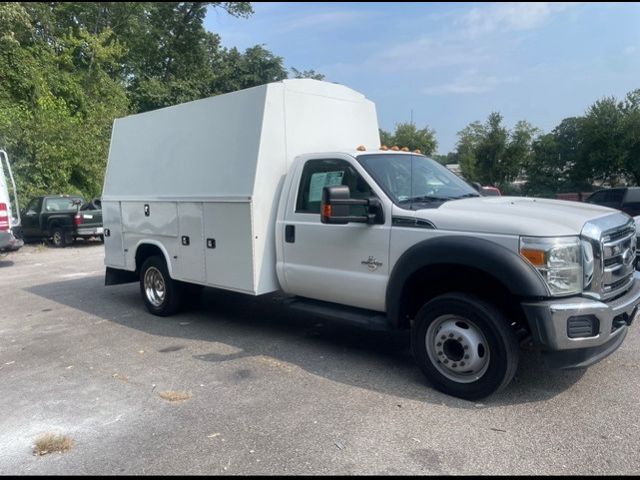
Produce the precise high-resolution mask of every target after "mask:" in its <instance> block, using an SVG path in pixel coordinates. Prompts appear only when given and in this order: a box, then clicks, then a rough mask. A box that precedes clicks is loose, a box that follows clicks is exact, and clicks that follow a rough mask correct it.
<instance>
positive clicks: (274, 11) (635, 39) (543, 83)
mask: <svg viewBox="0 0 640 480" xmlns="http://www.w3.org/2000/svg"><path fill="white" fill-rule="evenodd" d="M253 6H254V10H255V13H254V14H253V15H252V16H251V17H250V18H249V19H236V18H232V17H230V16H228V15H226V14H225V13H223V12H222V11H219V10H213V9H210V10H209V13H208V15H207V18H206V20H205V26H206V28H207V29H208V30H210V31H212V32H216V33H219V34H220V35H221V37H222V42H223V45H225V46H227V47H232V46H235V47H238V48H240V49H242V50H244V49H245V48H247V47H250V46H253V45H256V44H263V45H265V47H266V48H267V49H269V50H271V51H272V52H273V53H274V54H276V55H279V56H281V57H283V58H284V61H285V65H286V66H287V67H292V66H293V67H296V68H297V69H298V70H305V69H314V70H316V71H318V72H321V73H323V74H325V75H326V80H328V81H333V82H338V83H342V84H344V85H347V86H349V87H351V88H354V89H356V90H358V91H360V92H362V93H364V94H365V95H366V96H367V97H368V98H369V99H371V100H373V101H374V102H375V103H376V105H377V109H378V121H379V123H380V126H381V127H382V128H384V129H385V130H392V129H393V127H394V125H395V124H396V123H398V122H403V121H408V120H410V119H411V112H412V110H413V120H414V122H415V123H416V124H417V125H418V126H419V127H423V126H425V125H428V126H429V127H430V128H433V129H435V130H436V133H437V137H438V142H439V147H438V150H439V153H447V152H448V151H450V150H452V149H454V148H455V143H456V139H457V137H456V134H457V132H458V131H459V130H461V129H462V128H464V127H465V126H466V125H467V124H468V123H469V122H472V121H474V120H481V121H484V120H485V119H486V117H487V115H488V114H489V113H490V112H491V111H499V112H500V113H502V114H503V116H504V119H505V122H506V124H507V125H508V126H513V125H514V124H515V122H517V121H518V120H528V121H529V122H531V123H532V124H534V125H535V126H537V127H538V128H540V129H542V130H543V131H549V130H551V129H552V128H553V127H554V126H556V125H557V124H558V122H559V121H560V120H562V119H563V118H565V117H568V116H573V115H581V114H583V113H584V111H585V110H586V108H587V107H588V106H589V105H590V104H591V103H592V102H593V101H595V100H597V99H598V98H601V97H604V96H611V95H613V96H616V97H618V98H621V97H622V96H624V95H625V94H626V93H627V92H628V91H630V90H633V89H636V88H640V4H638V3H636V4H632V3H625V4H604V3H603V4H592V3H589V4H573V3H531V4H524V3H517V4H516V3H508V4H507V3H499V4H491V3H484V4H476V3H456V4H451V3H394V4H388V3H306V4H305V3H254V4H253Z"/></svg>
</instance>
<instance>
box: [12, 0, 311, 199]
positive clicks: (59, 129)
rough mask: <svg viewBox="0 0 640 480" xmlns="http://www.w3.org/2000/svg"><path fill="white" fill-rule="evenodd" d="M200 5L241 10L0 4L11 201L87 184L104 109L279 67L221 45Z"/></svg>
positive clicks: (268, 56)
mask: <svg viewBox="0 0 640 480" xmlns="http://www.w3.org/2000/svg"><path fill="white" fill-rule="evenodd" d="M208 9H218V10H221V11H223V12H226V13H227V14H229V15H232V16H235V17H239V18H246V17H248V16H249V15H251V14H252V13H253V9H252V7H251V4H250V3H249V2H37V3H36V2H34V3H29V2H2V3H0V147H2V148H5V149H6V150H7V151H8V153H9V156H10V158H11V161H12V164H13V166H14V174H15V177H16V181H17V183H18V190H19V194H20V197H21V199H20V200H21V203H22V204H23V205H24V204H25V200H26V198H28V197H30V196H33V195H37V194H45V193H81V194H83V195H84V196H85V198H90V197H93V196H97V195H99V194H100V192H101V190H102V182H103V175H104V170H105V164H106V159H107V154H108V149H109V140H110V135H111V127H112V124H113V120H114V119H115V118H118V117H122V116H125V115H127V114H128V113H137V112H142V111H147V110H152V109H155V108H161V107H165V106H168V105H174V104H176V103H182V102H186V101H191V100H196V99H199V98H204V97H208V96H211V95H216V94H220V93H226V92H230V91H235V90H239V89H243V88H249V87H253V86H256V85H261V84H264V83H268V82H273V81H278V80H282V79H284V78H287V77H288V71H287V70H286V69H285V68H284V66H283V59H282V58H281V57H279V56H276V55H274V54H273V53H271V52H270V51H268V50H267V49H265V48H264V46H261V45H256V46H254V47H251V48H248V49H246V50H245V51H244V52H240V51H238V50H237V49H235V48H231V49H227V48H224V47H222V46H221V42H220V37H219V36H218V35H216V34H214V33H211V32H207V31H206V30H205V28H204V26H203V21H204V18H205V16H206V14H207V10H208ZM292 74H293V75H294V76H295V77H296V78H315V79H321V78H323V75H321V74H319V73H317V72H315V71H314V70H305V71H298V70H296V69H292Z"/></svg>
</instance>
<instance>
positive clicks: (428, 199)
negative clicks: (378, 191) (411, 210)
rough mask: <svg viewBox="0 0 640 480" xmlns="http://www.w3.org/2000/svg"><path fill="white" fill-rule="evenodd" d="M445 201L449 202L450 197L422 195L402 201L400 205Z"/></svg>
mask: <svg viewBox="0 0 640 480" xmlns="http://www.w3.org/2000/svg"><path fill="white" fill-rule="evenodd" d="M447 200H451V197H433V196H430V195H423V196H420V197H412V198H407V199H406V200H402V201H401V202H400V203H431V202H446V201H447Z"/></svg>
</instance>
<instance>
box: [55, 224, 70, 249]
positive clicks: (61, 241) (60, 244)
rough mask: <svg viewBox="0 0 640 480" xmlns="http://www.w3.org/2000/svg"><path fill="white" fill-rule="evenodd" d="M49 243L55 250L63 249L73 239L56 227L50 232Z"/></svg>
mask: <svg viewBox="0 0 640 480" xmlns="http://www.w3.org/2000/svg"><path fill="white" fill-rule="evenodd" d="M51 242H52V243H53V246H54V247H56V248H64V247H66V246H67V245H69V244H70V243H73V237H71V236H70V235H68V234H67V233H66V232H65V231H64V230H63V229H62V228H60V227H56V228H54V229H53V231H52V232H51Z"/></svg>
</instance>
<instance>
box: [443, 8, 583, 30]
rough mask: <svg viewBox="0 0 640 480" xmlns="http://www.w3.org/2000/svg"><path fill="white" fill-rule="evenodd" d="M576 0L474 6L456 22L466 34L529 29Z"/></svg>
mask: <svg viewBox="0 0 640 480" xmlns="http://www.w3.org/2000/svg"><path fill="white" fill-rule="evenodd" d="M575 5H578V4H577V3H564V2H558V3H551V2H540V3H495V4H491V5H489V6H483V7H475V8H472V9H471V10H470V11H468V12H467V13H466V14H464V15H462V16H461V17H460V18H458V19H457V20H456V21H455V24H456V25H457V26H458V27H459V28H460V29H461V30H462V31H463V32H464V33H465V34H466V35H467V36H469V37H472V38H474V37H478V36H480V35H483V34H489V33H493V32H502V31H518V30H531V29H534V28H537V27H539V26H541V25H543V24H544V23H545V22H546V21H547V20H549V19H550V18H551V16H552V15H553V14H555V13H558V12H562V11H564V10H566V9H567V8H569V7H571V6H575Z"/></svg>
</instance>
